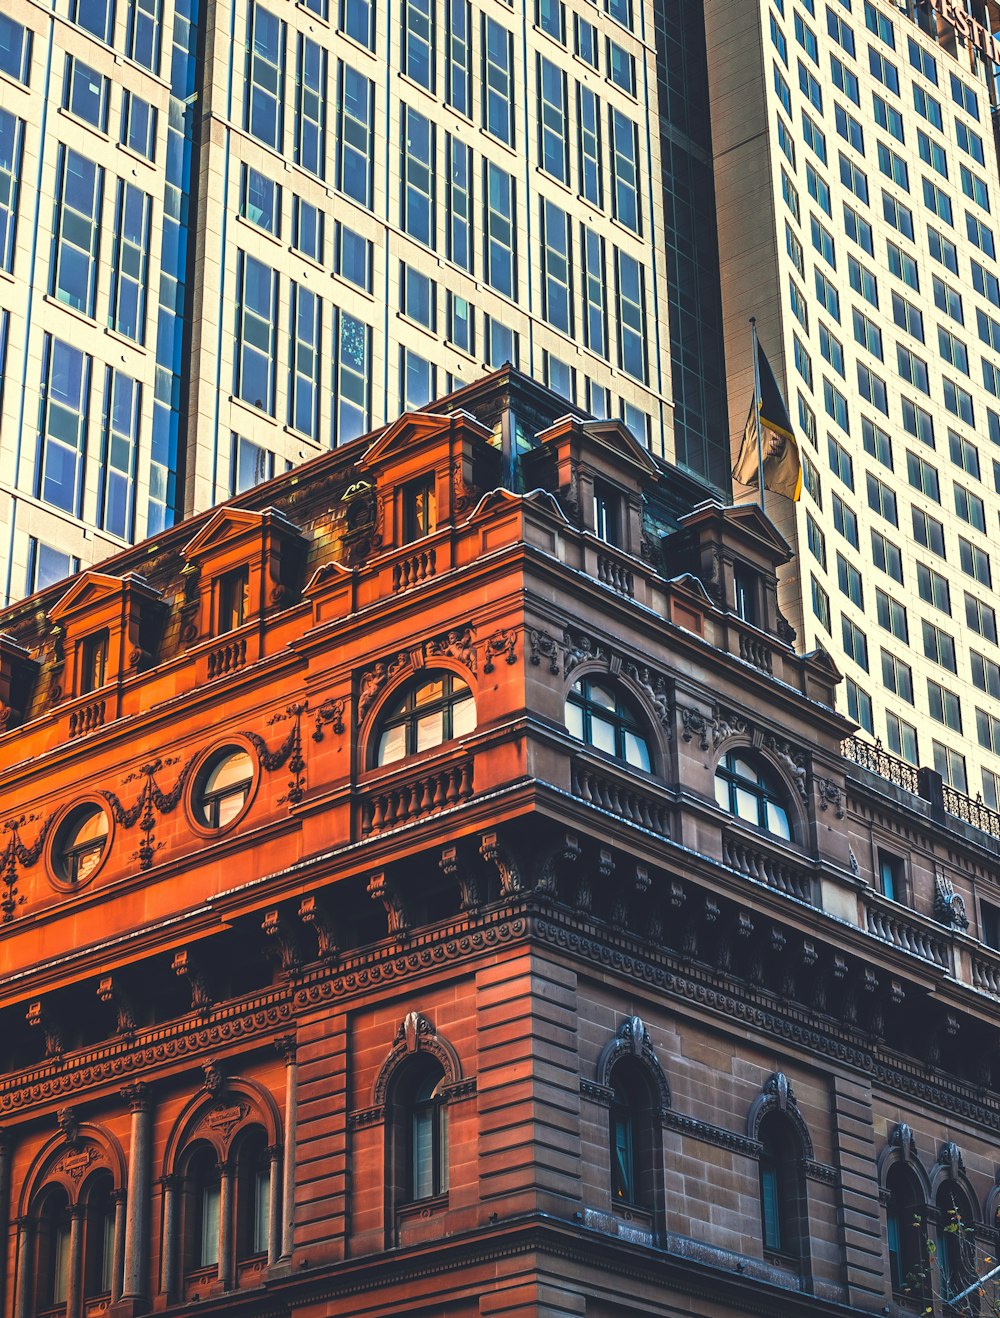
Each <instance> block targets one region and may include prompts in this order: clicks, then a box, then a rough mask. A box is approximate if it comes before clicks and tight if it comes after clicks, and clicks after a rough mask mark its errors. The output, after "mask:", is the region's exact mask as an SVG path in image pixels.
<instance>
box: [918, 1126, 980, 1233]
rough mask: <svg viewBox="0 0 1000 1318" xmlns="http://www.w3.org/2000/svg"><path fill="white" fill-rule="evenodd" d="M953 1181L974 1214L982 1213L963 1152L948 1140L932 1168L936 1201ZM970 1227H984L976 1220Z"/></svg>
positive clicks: (932, 1192)
mask: <svg viewBox="0 0 1000 1318" xmlns="http://www.w3.org/2000/svg"><path fill="white" fill-rule="evenodd" d="M948 1181H951V1182H952V1183H953V1184H955V1185H957V1186H958V1188H959V1189H960V1190H961V1192H962V1194H963V1196H964V1197H965V1198H966V1199H967V1200H968V1202H969V1205H970V1207H971V1208H972V1210H973V1212H975V1213H978V1212H979V1211H980V1205H979V1196H978V1195H977V1194H976V1192H975V1190H974V1189H973V1186H972V1182H971V1181H970V1180H969V1177H968V1174H967V1172H966V1170H965V1160H964V1159H963V1157H962V1151H961V1149H960V1148H959V1147H958V1145H957V1144H956V1143H955V1142H954V1140H946V1141H945V1142H944V1143H943V1144H942V1145H941V1147H940V1149H939V1150H938V1156H937V1161H936V1162H935V1163H934V1166H933V1167H932V1168H931V1172H930V1193H931V1197H932V1198H933V1199H934V1200H935V1201H936V1198H937V1194H938V1191H939V1190H940V1189H941V1186H942V1185H944V1184H946V1183H947V1182H948ZM970 1225H977V1226H978V1225H982V1223H981V1222H980V1221H979V1220H978V1219H975V1220H974V1222H973V1223H970Z"/></svg>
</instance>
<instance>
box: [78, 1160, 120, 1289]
mask: <svg viewBox="0 0 1000 1318" xmlns="http://www.w3.org/2000/svg"><path fill="white" fill-rule="evenodd" d="M112 1189H113V1183H112V1180H111V1174H110V1172H100V1173H99V1174H98V1175H97V1176H95V1177H93V1179H92V1180H91V1182H90V1185H89V1186H88V1187H87V1193H86V1200H85V1204H86V1216H85V1218H84V1242H83V1250H84V1261H83V1294H84V1298H85V1299H88V1300H89V1299H92V1298H94V1297H96V1296H99V1295H107V1294H109V1293H110V1291H111V1283H112V1276H113V1271H114V1258H115V1202H114V1198H113V1196H112Z"/></svg>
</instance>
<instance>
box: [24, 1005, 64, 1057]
mask: <svg viewBox="0 0 1000 1318" xmlns="http://www.w3.org/2000/svg"><path fill="white" fill-rule="evenodd" d="M25 1019H26V1020H27V1022H28V1024H29V1025H31V1026H33V1027H34V1028H35V1029H40V1030H41V1031H42V1033H43V1034H44V1036H45V1056H46V1057H59V1056H60V1055H61V1054H62V1052H63V1047H64V1044H63V1033H62V1027H61V1026H60V1024H59V1022H58V1021H57V1020H56V1019H55V1018H54V1017H53V1016H52V1014H51V1012H50V1011H48V1009H47V1008H46V1007H45V1006H44V1004H43V1003H42V1001H41V1000H40V999H39V1000H38V1001H36V1002H31V1003H29V1004H28V1010H27V1013H26V1014H25Z"/></svg>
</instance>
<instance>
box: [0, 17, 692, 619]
mask: <svg viewBox="0 0 1000 1318" xmlns="http://www.w3.org/2000/svg"><path fill="white" fill-rule="evenodd" d="M653 34H654V24H653V6H652V3H651V0H601V3H600V4H593V3H590V0H512V3H510V4H508V3H506V2H505V0H477V2H476V3H471V0H402V3H401V4H400V5H398V6H397V5H384V6H382V5H376V4H375V3H374V0H339V2H338V0H303V3H299V4H292V3H289V0H259V2H258V0H236V2H235V3H233V4H231V5H223V4H221V3H217V2H216V0H176V2H175V3H166V4H165V3H163V0H57V3H56V4H55V5H54V6H44V5H42V4H40V3H35V0H16V2H15V0H0V90H2V96H0V103H2V106H3V108H2V110H0V369H2V386H3V394H2V425H0V544H2V545H3V550H2V555H0V557H2V560H3V562H4V565H5V570H4V572H3V573H2V574H0V598H2V599H4V600H9V599H12V598H16V597H17V596H19V595H22V594H24V593H25V592H27V591H30V590H32V589H34V588H35V587H36V586H38V585H41V584H44V583H45V582H46V581H48V580H51V579H53V578H54V577H56V576H61V575H64V574H65V573H66V572H68V571H72V570H74V568H75V567H77V566H79V565H80V564H84V565H86V564H88V563H90V562H94V561H97V560H99V559H100V558H102V557H103V556H104V555H105V554H107V553H109V552H111V551H113V550H114V549H115V548H117V547H119V546H120V545H121V544H122V543H124V542H127V541H128V540H131V539H136V538H140V537H142V536H146V535H152V534H155V533H156V532H157V531H159V530H160V529H161V528H163V527H165V526H168V525H170V524H171V523H172V522H173V521H174V520H175V519H176V518H177V517H178V516H180V515H184V514H189V513H191V512H193V511H195V510H197V509H199V508H203V507H205V506H207V505H209V504H211V503H212V502H214V501H216V500H218V499H221V498H225V497H227V496H228V495H230V494H231V493H233V492H236V491H238V490H240V489H244V488H246V487H247V486H248V485H250V484H253V483H255V482H256V481H259V480H261V479H263V478H264V477H266V476H268V475H270V474H271V473H272V472H273V471H275V470H284V469H285V467H286V465H290V464H294V463H297V462H298V461H300V460H302V459H305V458H307V457H311V456H313V455H314V454H315V453H317V452H319V451H321V450H323V449H324V448H327V447H329V446H331V445H336V444H338V443H341V442H344V441H345V440H347V439H350V438H353V437H355V436H357V435H359V434H361V433H363V432H365V431H366V430H369V429H371V428H373V427H376V426H378V425H379V424H381V423H382V422H383V421H384V420H385V419H386V418H390V417H394V416H396V415H398V413H399V412H400V411H403V410H405V409H407V408H414V407H420V406H422V405H423V404H425V403H427V402H428V401H429V400H430V399H432V398H435V397H437V396H440V395H441V394H442V393H443V392H445V391H446V390H447V389H448V388H449V387H450V386H451V385H452V384H456V385H457V384H459V383H462V382H465V381H468V380H471V379H473V378H475V376H476V375H478V374H479V373H481V371H482V370H483V368H484V367H485V366H495V365H499V364H502V363H503V362H504V361H508V360H509V361H512V362H514V363H515V364H517V365H519V366H520V367H521V368H522V369H525V370H528V371H530V372H532V373H533V374H535V375H537V376H538V377H540V378H541V379H543V380H544V381H545V382H546V383H547V384H549V385H550V386H551V387H553V388H554V389H556V390H558V391H560V392H562V393H564V394H565V395H566V396H567V397H568V398H571V399H573V400H574V401H575V402H577V403H578V404H579V405H580V406H581V407H583V408H586V409H587V410H588V411H591V412H593V413H596V414H598V415H602V414H603V415H609V416H621V417H622V418H623V419H624V420H625V421H626V422H627V424H628V425H629V427H630V428H631V429H632V430H633V432H634V433H636V434H637V435H638V436H640V437H641V438H642V439H643V440H645V441H646V442H647V443H648V444H649V445H650V447H651V448H652V449H653V451H655V452H658V453H661V454H663V455H664V456H667V457H672V456H673V453H674V446H673V437H672V386H671V372H670V349H669V336H668V332H667V328H666V326H667V323H668V322H667V314H666V312H667V291H666V290H667V285H666V261H665V258H664V251H665V240H664V230H663V221H662V197H663V188H662V182H661V168H660V137H659V135H658V134H657V133H656V132H655V122H656V113H655V111H656V105H657V82H656V80H657V70H656V57H655V50H654V45H653ZM692 465H696V466H697V465H698V464H697V463H692Z"/></svg>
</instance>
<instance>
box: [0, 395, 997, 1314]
mask: <svg viewBox="0 0 1000 1318" xmlns="http://www.w3.org/2000/svg"><path fill="white" fill-rule="evenodd" d="M564 406H565V405H564V404H562V403H561V402H560V400H558V399H557V398H555V397H554V396H553V395H550V394H547V393H546V392H545V391H543V390H540V389H539V388H538V387H537V386H535V385H533V384H531V383H530V382H529V381H527V380H525V379H524V378H522V377H519V376H517V375H516V373H500V374H498V375H496V376H493V377H490V378H489V379H487V380H486V381H484V382H482V383H481V384H479V385H476V386H472V387H470V388H468V389H466V390H464V391H462V392H461V393H459V394H456V395H452V396H451V397H450V398H448V399H446V400H442V402H441V403H439V404H437V405H435V407H434V408H432V409H430V410H429V411H428V412H426V413H421V414H416V415H410V416H406V417H403V418H401V419H400V420H399V421H398V422H397V423H396V424H394V425H393V426H391V427H389V428H388V429H387V430H385V431H383V432H380V433H377V434H375V435H373V436H370V437H368V438H367V439H366V440H364V441H362V442H359V443H357V444H355V445H352V446H350V447H348V448H345V449H343V450H340V451H336V452H333V453H331V454H329V455H328V456H326V457H324V458H321V459H319V460H317V461H315V462H313V463H311V464H309V465H307V466H305V467H303V468H300V469H298V470H296V471H294V472H290V473H288V474H287V475H286V476H283V477H280V478H278V479H276V480H274V481H272V482H269V483H268V484H266V485H263V486H260V487H258V488H257V489H256V490H254V491H252V492H250V493H248V494H246V495H244V496H241V497H240V498H238V499H236V500H234V501H233V502H232V503H230V504H227V505H225V506H223V507H221V508H219V509H216V510H215V511H213V512H212V513H210V514H206V515H204V516H202V517H200V518H197V519H194V520H192V521H191V522H189V523H186V524H184V525H182V526H179V527H177V528H175V529H174V530H172V531H170V532H168V533H166V534H165V535H163V536H162V537H160V538H159V539H157V540H156V541H155V542H148V543H146V544H144V545H141V546H139V547H138V548H136V549H135V550H130V551H128V552H126V553H124V554H122V555H120V556H119V557H118V558H116V559H113V560H110V561H109V562H108V563H107V564H105V565H104V567H103V569H102V570H101V571H100V572H96V571H95V572H88V573H86V574H84V575H83V576H81V577H79V578H76V579H74V580H71V581H68V582H64V583H61V585H59V586H58V587H54V588H52V589H50V590H49V591H47V592H45V594H44V595H40V596H34V597H32V598H31V599H29V600H27V601H25V602H24V603H23V604H21V605H18V606H16V607H14V608H12V609H10V610H8V611H7V612H6V613H5V614H4V615H3V617H2V618H0V631H2V635H0V701H2V706H3V711H4V712H3V727H4V732H3V734H2V735H0V825H2V830H3V831H2V835H0V846H2V852H3V855H2V871H0V921H2V923H0V971H2V978H0V1126H2V1130H3V1140H2V1144H0V1215H2V1218H3V1220H5V1221H6V1222H7V1224H8V1227H7V1233H6V1236H5V1248H4V1249H3V1251H2V1253H0V1314H2V1315H3V1316H4V1318H35V1315H40V1314H45V1315H53V1316H58V1318H63V1316H65V1318H84V1316H85V1315H86V1316H87V1318H91V1316H92V1315H95V1314H98V1313H103V1312H104V1311H105V1310H108V1311H111V1312H113V1313H114V1314H115V1315H122V1316H123V1318H124V1315H126V1314H138V1313H143V1312H148V1311H161V1310H171V1311H172V1310H176V1309H184V1310H186V1311H190V1310H191V1309H192V1308H193V1306H194V1305H195V1303H196V1302H197V1305H198V1308H199V1310H200V1311H201V1312H205V1311H206V1309H208V1310H211V1311H212V1312H216V1311H217V1312H220V1313H222V1312H226V1313H241V1312H251V1311H252V1312H254V1313H266V1314H272V1313H273V1314H276V1315H279V1314H280V1315H284V1314H292V1313H295V1314H302V1315H305V1314H337V1315H387V1314H401V1315H402V1314H406V1315H435V1316H438V1315H442V1316H443V1315H448V1316H449V1318H466V1316H468V1318H471V1316H472V1315H476V1316H479V1315H491V1316H492V1315H535V1314H539V1315H550V1316H552V1318H555V1316H556V1315H559V1316H560V1318H563V1316H564V1315H565V1316H568V1315H586V1316H587V1318H612V1316H614V1318H619V1316H620V1315H627V1314H657V1315H681V1314H684V1315H694V1314H697V1315H705V1316H706V1318H707V1316H708V1315H730V1314H733V1315H735V1314H743V1313H754V1314H769V1315H779V1314H780V1315H784V1314H797V1313H803V1314H805V1313H809V1314H814V1313H815V1314H830V1315H834V1314H839V1313H847V1312H857V1313H883V1312H894V1311H898V1312H907V1311H908V1309H909V1310H912V1305H913V1295H914V1292H913V1291H912V1290H911V1291H909V1292H907V1290H906V1288H905V1277H906V1274H907V1272H908V1271H909V1269H910V1267H911V1266H912V1265H913V1264H914V1262H919V1261H920V1260H921V1259H922V1258H923V1257H924V1249H925V1245H924V1243H922V1242H924V1241H926V1240H927V1239H931V1238H933V1236H934V1233H935V1232H936V1231H937V1230H939V1228H940V1227H941V1225H942V1224H944V1223H946V1222H947V1221H948V1220H949V1214H950V1213H952V1212H953V1211H954V1210H955V1209H956V1208H957V1209H958V1211H960V1213H961V1214H962V1218H963V1221H964V1222H966V1223H967V1224H968V1227H969V1231H970V1232H974V1234H975V1238H976V1240H977V1241H978V1242H979V1244H981V1245H982V1246H983V1247H987V1246H988V1247H989V1248H990V1249H992V1248H993V1243H992V1242H993V1239H994V1232H995V1198H996V1194H997V1191H996V1189H995V1181H996V1176H995V1168H996V1165H997V1163H998V1162H1000V1159H998V1157H997V1153H996V1140H997V1130H998V1128H1000V1053H998V1048H997V1043H998V1035H997V1026H996V1016H997V1003H998V1000H1000V954H998V953H997V952H996V951H994V950H993V948H992V946H991V945H990V944H991V942H992V943H994V944H995V942H996V941H997V939H996V932H997V927H995V926H994V925H993V924H991V923H990V922H991V920H993V919H994V911H996V912H997V913H1000V896H998V895H997V893H998V887H997V841H996V838H997V833H998V832H1000V827H998V825H1000V821H997V820H996V819H995V817H993V816H990V815H989V812H986V811H982V810H981V809H978V808H977V807H976V806H975V804H974V803H971V802H966V801H964V800H962V799H959V798H957V797H956V796H955V794H950V795H949V794H947V793H946V792H944V791H943V790H942V786H941V784H940V781H939V780H936V779H935V776H934V775H933V774H929V773H926V772H923V771H921V773H920V775H919V776H918V775H917V774H915V773H913V771H910V770H908V769H907V767H906V766H901V765H899V764H898V763H897V762H895V761H892V760H891V758H890V757H888V756H885V755H882V754H881V752H879V751H878V750H876V749H875V748H871V747H865V746H862V745H860V744H859V743H857V742H854V741H852V740H847V741H846V742H845V740H844V739H845V737H848V736H849V733H850V731H851V729H850V727H849V725H847V724H846V723H845V721H844V720H843V719H842V718H841V717H839V716H838V715H836V714H835V713H834V712H833V710H832V693H833V690H834V686H835V683H836V682H837V680H838V674H837V672H836V669H835V667H834V665H833V664H832V662H831V661H830V659H829V658H828V657H827V656H826V655H825V654H824V653H822V652H819V653H816V654H812V655H807V656H800V655H798V654H796V653H795V651H794V648H793V645H792V640H793V639H794V638H792V637H791V636H790V633H789V629H788V627H787V624H785V623H784V621H783V619H782V618H781V617H780V615H779V613H778V611H777V604H776V571H777V569H778V567H779V566H780V565H781V564H782V563H783V562H784V561H785V560H786V558H787V548H786V546H785V545H784V543H783V542H782V541H781V540H780V537H778V536H777V534H776V533H775V531H774V530H773V528H772V527H771V525H770V523H768V522H767V521H766V520H765V519H764V518H763V517H762V516H761V515H760V514H759V512H758V511H757V510H756V509H754V508H742V509H737V510H734V509H722V508H720V507H719V506H718V505H716V504H713V503H711V502H706V501H705V491H704V490H702V489H701V488H700V487H698V486H697V485H695V484H694V483H693V482H692V481H691V480H690V479H689V478H688V477H685V476H684V475H683V474H681V473H679V472H675V471H671V470H666V469H663V468H662V467H661V466H660V465H659V464H657V463H656V462H655V461H653V460H652V459H651V458H650V457H649V455H648V454H647V453H646V452H645V451H644V450H642V449H641V448H640V447H639V446H638V445H637V444H636V443H635V442H634V441H633V440H632V439H631V437H630V436H629V434H628V432H627V431H626V430H625V429H624V428H623V427H622V426H620V425H619V424H618V423H616V422H592V421H584V420H582V419H579V418H576V417H572V416H562V415H561V413H562V411H563V408H564ZM998 927H1000V926H998ZM914 1221H918V1222H919V1224H920V1225H919V1226H918V1227H914V1226H913V1223H914ZM945 1244H946V1245H948V1242H945ZM948 1248H950V1246H948ZM945 1261H946V1266H947V1269H948V1275H947V1277H945V1278H941V1277H935V1279H934V1280H933V1290H934V1292H935V1294H937V1293H938V1292H940V1291H941V1289H942V1287H943V1286H944V1285H947V1286H950V1287H951V1289H952V1291H954V1290H955V1289H956V1288H957V1286H958V1283H959V1281H960V1280H961V1279H963V1278H964V1277H965V1276H966V1275H967V1274H969V1270H970V1268H974V1266H975V1259H974V1258H972V1256H971V1255H970V1254H969V1252H968V1250H966V1252H965V1253H962V1251H958V1252H957V1253H956V1252H955V1251H954V1250H953V1251H952V1254H948V1252H947V1249H945ZM930 1300H931V1302H932V1303H933V1304H935V1305H936V1306H937V1308H938V1310H939V1312H941V1313H944V1312H945V1311H946V1310H945V1309H944V1308H943V1307H942V1305H941V1301H940V1299H939V1298H934V1296H931V1297H930Z"/></svg>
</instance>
